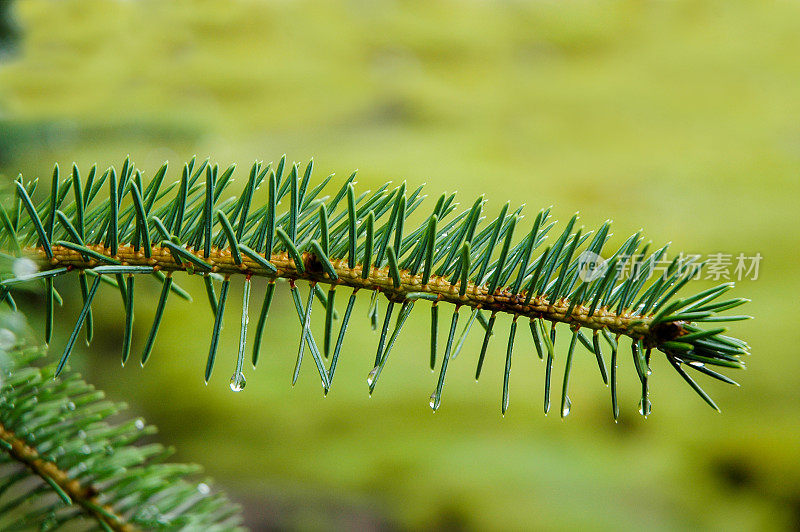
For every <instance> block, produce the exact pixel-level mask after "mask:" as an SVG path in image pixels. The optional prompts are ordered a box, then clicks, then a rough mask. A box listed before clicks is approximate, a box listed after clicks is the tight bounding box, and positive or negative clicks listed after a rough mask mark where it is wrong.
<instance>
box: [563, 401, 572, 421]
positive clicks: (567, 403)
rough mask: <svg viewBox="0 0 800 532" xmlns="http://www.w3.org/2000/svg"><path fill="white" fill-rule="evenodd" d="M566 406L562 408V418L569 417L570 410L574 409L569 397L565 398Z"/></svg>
mask: <svg viewBox="0 0 800 532" xmlns="http://www.w3.org/2000/svg"><path fill="white" fill-rule="evenodd" d="M564 399H565V401H564V406H563V407H562V408H561V417H567V416H568V415H569V410H570V408H572V401H570V400H569V396H567V397H565V398H564Z"/></svg>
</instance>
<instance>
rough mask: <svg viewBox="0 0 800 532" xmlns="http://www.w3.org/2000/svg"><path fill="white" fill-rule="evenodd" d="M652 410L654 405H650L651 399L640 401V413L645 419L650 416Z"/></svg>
mask: <svg viewBox="0 0 800 532" xmlns="http://www.w3.org/2000/svg"><path fill="white" fill-rule="evenodd" d="M651 410H652V405H651V404H650V399H647V398H644V397H643V398H642V399H639V413H640V414H641V415H643V416H644V417H647V416H649V415H650V411H651Z"/></svg>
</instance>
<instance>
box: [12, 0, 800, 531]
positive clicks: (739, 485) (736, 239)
mask: <svg viewBox="0 0 800 532" xmlns="http://www.w3.org/2000/svg"><path fill="white" fill-rule="evenodd" d="M14 9H15V12H14V15H15V20H16V23H17V25H18V26H19V28H20V29H21V32H22V33H21V40H20V41H19V42H18V43H17V47H16V52H15V53H14V54H13V55H4V56H2V59H0V172H2V173H3V174H4V178H3V179H5V180H8V179H10V178H12V177H14V176H15V175H16V173H17V172H22V173H23V174H24V175H25V176H26V177H28V178H32V177H35V176H41V177H46V176H47V175H48V174H49V172H50V171H51V168H52V164H53V163H54V162H56V161H57V162H59V163H60V164H61V165H62V167H65V168H66V167H68V166H69V165H70V164H71V163H72V162H73V161H76V162H78V163H79V164H80V165H89V164H91V163H93V162H95V161H96V162H98V163H99V164H100V165H101V166H103V165H109V164H117V165H118V164H120V163H121V161H122V159H123V158H124V157H125V156H126V155H128V154H130V155H131V157H132V158H133V160H134V161H135V162H136V164H137V166H138V167H139V168H142V169H144V170H145V172H146V174H147V173H149V175H152V173H153V172H154V171H155V170H156V169H157V168H158V166H160V164H161V163H162V162H163V161H164V160H169V161H170V162H171V163H173V166H172V171H171V173H170V175H173V176H175V177H177V175H178V174H177V173H176V172H177V171H178V169H179V167H180V165H181V164H182V162H183V161H185V160H187V159H188V158H190V157H191V156H192V155H194V154H198V155H199V156H200V157H206V156H209V155H210V156H211V157H213V158H214V160H216V161H218V162H219V163H220V164H224V165H227V164H229V163H231V162H237V163H239V165H240V169H241V168H242V167H249V165H250V164H251V163H252V162H253V161H254V160H256V159H260V160H265V161H271V160H275V161H277V159H278V158H279V157H280V156H281V154H282V153H284V152H285V153H287V154H288V157H289V159H290V160H298V161H305V160H307V159H308V158H310V157H312V156H313V157H314V158H315V169H316V172H317V174H318V175H319V176H323V175H327V173H329V172H332V171H336V172H337V175H338V176H339V177H340V178H344V177H346V176H347V175H349V173H350V172H351V171H352V170H354V169H356V168H358V169H359V174H358V175H359V178H358V181H359V183H360V186H361V187H365V188H373V189H374V187H375V186H377V185H379V184H381V183H383V182H384V181H386V180H389V179H391V180H394V181H395V182H398V181H399V180H402V179H406V180H408V182H409V184H410V185H413V186H416V185H418V184H420V183H422V182H427V183H428V187H429V188H428V193H429V194H430V195H438V194H439V193H441V192H443V191H453V190H458V191H459V193H460V197H461V201H462V205H463V204H467V203H471V200H472V199H473V198H474V197H475V196H476V195H478V194H480V193H485V194H486V196H487V199H488V200H489V204H488V212H489V213H490V214H491V213H492V212H496V210H498V209H499V207H500V205H502V203H503V202H504V201H506V200H508V199H511V200H512V201H513V203H514V205H518V204H521V203H527V204H528V205H529V210H528V211H527V212H528V215H529V217H528V220H530V219H532V216H531V213H533V212H535V210H536V209H538V208H539V207H542V206H547V205H551V204H552V205H555V207H554V214H555V216H556V217H557V218H559V219H562V220H563V219H565V218H567V217H568V216H570V215H571V214H572V213H573V212H574V211H576V210H579V211H580V212H581V215H582V222H583V223H584V224H586V226H587V228H589V227H596V226H598V225H599V224H600V223H602V221H603V220H605V219H606V218H608V217H613V219H614V220H615V223H614V230H615V233H616V236H615V237H614V242H621V240H622V239H623V238H624V237H625V236H627V235H628V234H630V233H631V232H633V231H635V230H637V229H639V228H640V227H644V228H645V230H646V234H647V235H648V236H649V237H650V238H652V240H653V242H654V243H655V244H658V245H660V244H661V243H663V242H666V241H672V242H673V247H672V249H673V250H674V251H675V252H677V251H681V250H682V251H685V252H689V253H703V254H708V253H717V252H721V253H732V254H738V253H740V252H743V253H745V254H750V255H752V254H755V253H756V252H760V253H761V254H762V255H763V256H764V260H763V262H762V264H761V272H760V276H759V278H758V280H756V281H743V282H741V283H739V285H738V286H737V288H736V289H735V290H734V292H733V294H734V295H735V296H741V297H750V298H752V300H753V302H752V303H751V304H750V305H748V307H747V309H746V310H747V311H748V312H749V313H750V314H752V315H754V316H755V317H756V319H755V320H752V321H750V322H743V323H742V322H740V323H738V324H734V332H735V333H736V335H738V336H740V337H743V338H745V339H747V340H748V341H749V342H750V344H751V345H752V347H753V356H752V358H751V359H750V360H748V364H749V368H748V370H747V371H745V372H739V373H738V374H734V375H732V376H733V377H734V378H736V379H737V380H739V381H740V382H741V384H742V387H741V388H738V389H737V388H733V387H727V386H725V385H723V384H722V383H718V382H708V381H707V380H702V382H703V383H704V384H707V390H708V391H709V392H710V393H711V394H712V395H713V396H714V397H715V399H717V401H718V403H719V404H720V406H721V407H722V408H723V411H724V413H723V414H721V415H720V414H718V413H716V412H714V411H712V410H711V409H709V408H708V407H706V406H705V405H704V404H703V403H702V401H701V400H700V399H699V398H698V397H697V396H696V395H694V394H693V393H692V391H691V390H690V389H689V388H688V387H687V386H686V385H685V384H684V383H683V382H682V381H681V380H680V378H679V377H678V376H677V375H676V374H675V373H674V372H673V371H672V370H671V369H670V368H669V367H668V364H667V363H666V361H664V360H663V359H661V358H658V357H656V359H655V360H654V364H653V370H654V377H653V379H652V381H651V389H652V392H651V394H652V400H653V415H652V416H650V418H648V419H646V420H645V419H643V418H642V417H641V416H639V415H638V414H637V412H636V410H637V406H636V405H637V402H638V392H639V389H638V385H637V381H636V375H635V371H634V368H633V366H632V364H631V362H630V360H629V359H628V358H626V357H622V358H621V359H620V361H621V364H620V375H621V405H622V408H623V415H622V417H621V419H620V422H619V424H615V423H614V422H613V419H612V416H611V407H610V401H609V393H608V389H607V388H605V387H604V386H603V385H602V382H601V381H600V378H599V376H598V375H597V370H596V366H595V362H594V360H593V359H592V358H591V356H590V355H588V353H586V352H585V351H583V352H582V355H581V357H580V358H578V359H577V360H576V361H575V363H574V366H573V382H572V386H571V392H572V393H571V396H572V401H573V409H572V414H571V415H570V416H569V417H568V418H567V419H566V420H563V421H562V420H561V419H560V418H559V417H558V416H557V415H554V414H551V415H550V416H548V417H545V416H543V415H542V411H541V402H542V401H541V399H542V382H543V375H544V370H543V365H542V364H541V363H540V362H539V361H538V359H537V358H536V357H535V355H534V352H533V349H532V344H531V342H530V339H529V337H528V336H527V335H523V334H519V335H518V340H517V345H518V347H517V351H516V356H515V359H514V368H513V371H512V378H511V408H510V410H509V411H508V413H507V414H506V416H505V417H504V418H503V417H501V416H500V412H499V409H500V408H499V407H500V392H501V382H502V359H503V355H504V345H503V344H504V342H502V341H495V342H494V343H493V344H492V346H491V347H490V350H489V353H488V356H487V358H488V361H487V366H486V367H485V368H484V373H483V377H482V379H481V381H480V383H479V384H476V383H475V382H474V379H473V377H472V375H473V372H474V367H475V366H474V364H475V359H476V358H477V351H478V348H479V342H480V338H479V336H480V335H475V336H474V337H473V338H471V339H470V340H468V342H467V345H466V347H465V352H464V353H463V354H462V355H461V356H460V357H459V358H458V359H456V361H455V362H456V363H455V364H452V365H451V368H450V371H449V372H448V374H449V377H448V386H447V387H446V389H445V394H444V398H443V403H442V408H441V409H440V410H439V412H437V413H436V414H435V415H432V414H431V412H430V409H429V408H428V396H429V394H430V392H431V391H432V390H433V388H434V386H435V379H436V375H433V374H431V372H430V371H429V370H428V369H427V364H428V348H427V340H426V339H425V338H427V336H426V335H427V327H428V326H427V314H428V313H427V312H426V311H425V310H424V309H422V308H420V309H418V311H417V312H416V313H415V315H414V316H412V319H411V320H410V325H408V326H407V328H406V329H405V330H404V332H403V335H402V337H401V339H400V343H399V345H398V347H397V348H396V349H395V351H394V354H393V360H392V363H391V364H390V367H389V368H387V369H388V371H387V372H386V373H385V374H384V375H383V377H382V379H381V382H380V384H379V386H378V388H377V390H376V393H375V395H374V396H373V397H372V398H371V399H369V398H368V395H367V385H366V381H365V380H366V376H367V373H368V371H369V369H370V368H371V366H372V362H371V360H372V358H373V357H374V350H375V345H376V343H377V337H376V334H375V333H374V332H372V331H371V330H370V328H369V326H368V324H367V323H366V319H363V318H364V317H365V314H366V304H365V302H363V301H362V302H361V306H360V307H357V309H356V312H357V316H358V317H359V318H362V319H358V320H356V322H355V323H354V325H353V326H352V328H351V329H352V330H351V332H350V334H349V335H348V338H347V340H346V342H345V347H344V353H343V355H342V359H341V361H340V366H339V371H338V372H337V377H336V381H335V383H334V387H333V390H332V392H331V394H330V395H329V396H328V397H327V398H323V397H322V393H321V389H320V386H319V383H318V380H317V377H316V376H315V371H313V365H310V364H309V365H306V366H304V368H303V372H302V374H301V377H300V380H299V382H298V384H297V386H295V388H294V389H292V388H291V386H290V378H291V368H292V366H293V363H294V355H295V350H296V346H297V341H298V336H299V332H298V331H297V330H296V318H295V316H293V311H292V310H291V307H290V306H289V301H288V297H287V295H288V291H287V290H286V289H285V286H284V287H281V289H280V290H281V292H280V294H279V296H280V297H279V298H278V300H277V301H276V304H275V306H274V307H273V311H272V314H271V319H270V322H269V324H268V334H269V340H268V344H267V345H266V346H265V348H264V350H263V352H262V362H261V364H260V365H259V367H258V369H257V370H252V368H250V369H248V370H247V371H246V374H247V377H248V386H247V389H246V390H245V391H244V392H243V393H239V394H234V393H232V392H231V391H230V390H229V388H228V382H227V381H228V375H229V371H232V368H233V363H234V359H235V349H236V348H235V343H236V336H237V334H238V326H235V325H236V321H237V320H238V318H236V312H237V309H236V307H237V304H236V303H238V298H236V297H235V295H234V296H233V297H232V301H234V302H235V303H234V304H232V305H231V307H232V308H231V309H230V315H229V317H228V323H229V324H228V327H227V329H226V330H225V332H224V336H223V340H222V341H223V348H222V350H221V354H220V356H219V357H218V366H217V368H218V369H217V371H216V373H215V375H214V378H213V379H212V381H211V383H210V384H209V385H208V386H205V385H204V384H203V379H202V371H203V365H204V361H205V357H206V354H207V350H208V342H209V336H210V328H211V323H212V317H211V314H210V312H208V309H207V305H206V303H205V301H204V297H205V296H204V295H203V293H202V290H198V288H199V287H198V286H197V285H195V284H193V283H192V282H188V283H185V284H187V285H188V286H189V287H191V288H193V290H194V293H195V294H196V295H197V296H198V297H197V298H196V299H197V302H196V303H195V304H189V303H187V302H184V301H181V300H178V299H175V300H174V301H172V304H171V307H170V308H169V309H168V312H167V315H166V318H165V325H164V326H163V327H162V329H161V332H160V335H159V340H158V342H157V346H156V350H155V352H154V354H153V356H152V358H151V360H150V362H149V363H148V365H147V367H146V368H145V369H142V368H140V367H139V366H138V364H130V365H129V366H128V367H126V368H124V369H121V368H120V367H119V361H118V352H119V344H120V337H121V331H120V328H121V327H120V324H121V316H122V308H121V305H119V296H115V295H114V294H112V293H111V292H106V293H105V294H101V296H100V298H101V301H100V303H99V305H102V311H98V312H96V314H95V315H96V327H97V329H98V333H99V334H96V344H93V346H92V347H91V348H84V349H83V350H82V352H79V353H76V356H73V367H75V368H76V369H78V370H80V371H81V372H83V373H84V374H85V375H86V376H87V378H88V380H89V381H90V382H93V383H94V384H96V385H98V386H99V387H101V388H104V389H106V390H107V391H108V392H109V394H110V395H111V397H112V398H115V399H119V400H125V401H127V402H129V403H130V404H131V405H132V408H133V410H134V411H135V412H136V413H140V414H143V415H145V416H146V417H147V418H148V419H149V420H150V421H152V422H154V423H156V424H157V425H158V426H159V427H160V429H161V435H160V436H159V437H160V439H161V440H163V441H164V442H168V443H171V444H174V445H175V446H176V449H177V458H178V459H180V460H187V461H196V462H199V463H201V464H203V465H204V466H205V468H206V470H207V472H208V473H209V474H210V475H211V476H213V477H214V478H215V479H216V480H217V484H218V485H220V486H222V487H224V488H225V489H226V490H227V491H228V492H229V493H230V494H231V495H232V496H233V497H234V498H236V499H238V500H239V501H241V502H242V503H243V504H244V506H245V509H246V515H247V521H248V524H249V525H250V526H252V527H253V528H254V529H256V530H262V529H270V528H301V529H309V528H311V529H329V528H359V529H392V528H399V529H405V528H423V527H424V528H433V527H440V528H452V529H498V530H508V529H549V530H559V529H576V528H578V527H580V528H584V529H615V530H619V529H631V530H633V529H641V528H643V527H647V528H648V529H651V530H657V529H664V530H674V529H696V528H702V529H726V530H727V529H751V530H752V529H760V530H763V529H791V528H796V527H797V523H798V522H800V423H799V422H800V419H799V418H798V414H797V411H796V408H797V407H796V405H797V402H798V400H800V387H798V377H800V356H798V355H800V350H798V347H797V346H798V345H800V332H799V331H800V328H798V327H797V318H796V316H794V315H792V314H791V313H792V312H794V311H795V310H797V305H798V296H797V294H798V293H800V276H798V275H797V259H798V251H797V245H798V236H799V235H798V231H797V221H798V220H797V209H798V198H800V181H799V180H798V171H799V170H800V120H798V118H799V117H800V98H798V87H800V56H798V54H797V51H798V49H800V32H798V31H797V28H798V27H799V26H798V25H799V24H800V5H798V4H797V3H795V2H774V3H768V4H766V3H761V2H740V1H702V2H698V1H675V2H658V1H622V2H597V3H594V2H564V3H560V2H537V1H519V2H477V1H463V2H431V1H424V2H423V1H420V2H369V1H344V0H342V1H338V2H324V3H314V2H305V1H275V2H270V1H256V0H250V1H244V0H240V1H234V2H224V3H223V2H211V1H201V2H195V1H192V2H190V1H176V2H157V1H111V2H107V1H87V0H83V1H80V2H78V1H42V0H27V1H25V2H19V3H17V4H15V5H14ZM244 172H246V170H240V173H239V175H240V177H241V174H242V173H244ZM241 182H242V180H241V179H240V180H239V184H238V185H236V187H240V186H241ZM236 187H234V188H236ZM529 223H530V222H529ZM707 285H708V283H706V282H698V283H697V285H696V286H697V287H698V288H703V287H705V286H707ZM239 289H240V287H237V290H239ZM62 290H63V291H64V292H65V293H66V294H67V295H71V297H67V302H68V304H66V305H65V308H64V309H63V310H61V314H60V317H59V322H60V324H61V325H62V328H61V329H60V330H59V331H58V333H57V334H56V337H55V340H54V350H56V351H58V349H60V346H61V345H63V343H64V341H65V340H66V336H67V335H68V330H69V329H71V327H72V323H73V321H74V319H75V317H76V316H77V313H78V307H77V304H76V302H77V301H78V300H79V297H78V296H77V294H76V292H75V288H74V287H71V286H70V287H68V286H64V287H62ZM145 290H148V292H147V293H146V294H145ZM262 291H263V286H262V285H261V284H258V286H257V287H256V291H255V299H254V301H259V298H260V294H261V293H262ZM141 293H142V296H143V297H142V299H140V301H139V303H138V306H139V311H138V314H137V324H138V328H137V330H136V335H137V336H136V341H137V345H138V346H140V347H141V345H142V344H143V341H144V338H145V335H146V333H147V329H148V328H149V321H150V319H151V317H152V312H153V309H152V306H154V305H153V304H150V305H147V304H146V303H145V302H144V299H145V298H147V297H149V298H151V301H153V298H156V297H157V287H156V286H155V285H152V286H148V288H147V289H145V288H144V287H143V288H142V289H141ZM34 303H35V301H34ZM341 303H342V302H341V301H340V304H341ZM28 308H30V307H28ZM100 308H101V307H98V309H100ZM317 321H321V320H319V319H317ZM36 326H37V327H39V324H38V323H36ZM506 326H507V324H506V323H505V322H503V323H502V327H501V329H500V330H505V328H506ZM421 339H422V340H421ZM559 362H560V361H558V362H557V364H558V363H559ZM556 371H557V372H559V371H560V367H558V366H557V368H556Z"/></svg>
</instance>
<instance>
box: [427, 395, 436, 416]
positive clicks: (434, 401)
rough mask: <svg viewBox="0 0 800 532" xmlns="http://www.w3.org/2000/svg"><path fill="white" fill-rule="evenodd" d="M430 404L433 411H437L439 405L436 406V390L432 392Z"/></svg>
mask: <svg viewBox="0 0 800 532" xmlns="http://www.w3.org/2000/svg"><path fill="white" fill-rule="evenodd" d="M428 404H429V405H430V406H431V408H432V409H433V411H434V412H436V408H437V406H436V392H433V393H432V394H431V401H430V403H428Z"/></svg>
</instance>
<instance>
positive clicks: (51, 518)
mask: <svg viewBox="0 0 800 532" xmlns="http://www.w3.org/2000/svg"><path fill="white" fill-rule="evenodd" d="M57 524H58V519H56V514H55V512H50V513H49V514H47V517H45V518H44V520H42V524H41V525H39V530H41V531H45V530H50V529H52V528H53V527H55V526H56V525H57Z"/></svg>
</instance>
